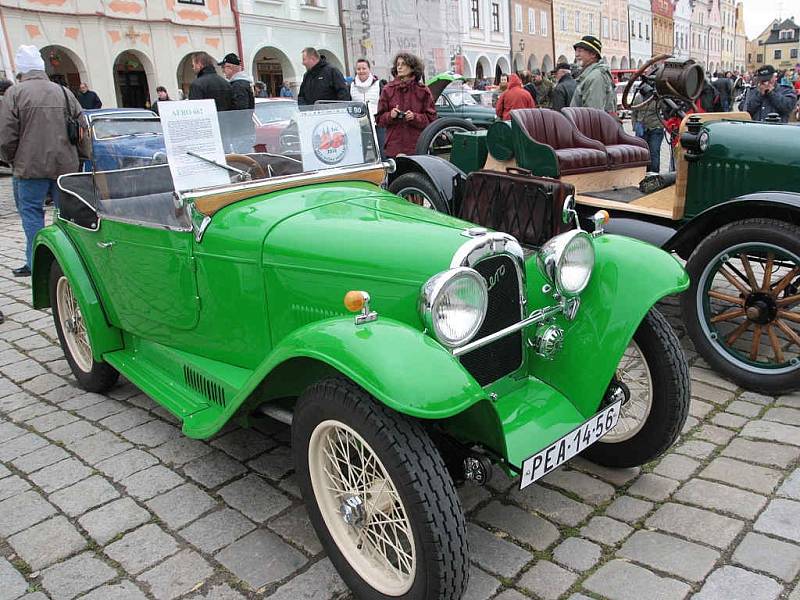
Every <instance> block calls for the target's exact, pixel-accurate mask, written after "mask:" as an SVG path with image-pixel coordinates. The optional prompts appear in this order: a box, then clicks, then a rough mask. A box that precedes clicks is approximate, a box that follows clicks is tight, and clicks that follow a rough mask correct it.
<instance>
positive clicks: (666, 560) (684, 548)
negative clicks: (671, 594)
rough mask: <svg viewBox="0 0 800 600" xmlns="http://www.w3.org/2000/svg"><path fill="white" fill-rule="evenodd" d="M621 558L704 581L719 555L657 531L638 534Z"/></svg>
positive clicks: (622, 552) (625, 548)
mask: <svg viewBox="0 0 800 600" xmlns="http://www.w3.org/2000/svg"><path fill="white" fill-rule="evenodd" d="M617 554H618V555H619V556H621V557H623V558H627V559H629V560H634V561H636V562H638V563H642V564H645V565H648V566H650V567H653V568H655V569H658V570H659V571H664V572H666V573H670V574H671V575H677V576H678V577H680V578H682V579H687V580H689V581H695V582H700V581H703V579H704V578H705V576H706V575H708V573H710V572H711V569H713V568H714V564H715V563H716V562H717V559H718V558H719V557H720V554H719V552H717V551H716V550H712V549H710V548H706V547H705V546H701V545H699V544H695V543H694V542H687V541H684V540H680V539H678V538H676V537H672V536H670V535H664V534H663V533H658V532H655V531H637V532H636V533H634V534H633V535H632V536H631V537H629V538H628V540H627V541H626V542H625V543H624V544H623V545H622V548H620V549H619V551H618V552H617Z"/></svg>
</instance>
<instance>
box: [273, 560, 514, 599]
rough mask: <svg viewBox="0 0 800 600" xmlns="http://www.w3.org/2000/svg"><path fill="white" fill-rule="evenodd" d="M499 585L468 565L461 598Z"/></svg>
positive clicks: (484, 596) (478, 596) (484, 593)
mask: <svg viewBox="0 0 800 600" xmlns="http://www.w3.org/2000/svg"><path fill="white" fill-rule="evenodd" d="M326 560H327V559H326ZM499 587H500V582H499V581H498V580H497V579H496V578H494V577H492V576H491V575H489V574H488V573H487V572H486V571H483V570H481V569H479V568H478V567H476V566H475V565H470V568H469V581H468V582H467V589H466V590H465V591H464V596H463V597H462V600H486V599H487V598H491V597H492V596H493V595H494V594H495V592H497V590H498V588H499ZM270 600H271V598H270Z"/></svg>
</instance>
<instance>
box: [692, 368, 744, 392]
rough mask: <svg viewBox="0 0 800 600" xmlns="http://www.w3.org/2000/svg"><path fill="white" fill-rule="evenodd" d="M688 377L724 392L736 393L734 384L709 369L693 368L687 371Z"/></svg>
mask: <svg viewBox="0 0 800 600" xmlns="http://www.w3.org/2000/svg"><path fill="white" fill-rule="evenodd" d="M689 375H690V376H691V378H692V380H696V381H699V382H702V383H706V384H708V385H711V386H714V387H717V388H722V389H724V390H728V391H736V384H735V383H733V382H730V381H728V380H727V379H725V378H723V377H721V376H720V375H718V374H717V373H716V372H715V371H712V370H710V369H704V368H700V367H697V366H694V367H691V368H690V369H689Z"/></svg>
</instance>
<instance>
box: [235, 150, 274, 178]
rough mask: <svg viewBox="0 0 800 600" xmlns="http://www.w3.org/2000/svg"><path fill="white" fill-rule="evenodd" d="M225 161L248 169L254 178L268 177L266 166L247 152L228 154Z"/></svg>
mask: <svg viewBox="0 0 800 600" xmlns="http://www.w3.org/2000/svg"><path fill="white" fill-rule="evenodd" d="M225 162H226V163H228V165H229V166H231V167H234V168H236V169H241V170H242V171H247V172H248V173H249V174H250V177H251V178H252V179H266V178H267V173H266V172H265V171H264V168H263V167H262V166H261V165H260V164H258V161H256V160H255V159H254V158H251V157H250V156H247V155H246V154H226V155H225Z"/></svg>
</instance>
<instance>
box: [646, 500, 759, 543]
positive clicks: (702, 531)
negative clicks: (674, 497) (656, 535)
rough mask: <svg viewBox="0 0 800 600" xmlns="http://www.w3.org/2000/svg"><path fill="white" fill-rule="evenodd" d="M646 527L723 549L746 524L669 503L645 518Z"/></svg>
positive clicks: (698, 509)
mask: <svg viewBox="0 0 800 600" xmlns="http://www.w3.org/2000/svg"><path fill="white" fill-rule="evenodd" d="M644 524H645V526H646V527H649V528H652V529H660V530H661V531H666V532H668V533H675V534H677V535H680V536H682V537H685V538H688V539H690V540H693V541H696V542H703V543H704V544H708V545H709V546H714V547H716V548H720V549H722V550H724V549H725V548H727V547H728V546H729V545H730V544H731V543H732V542H733V540H735V539H736V537H737V536H738V535H739V533H740V532H741V531H742V529H744V525H745V524H744V523H743V522H742V521H739V520H737V519H731V518H730V517H725V516H723V515H718V514H715V513H713V512H710V511H707V510H703V509H700V508H694V507H692V506H686V505H684V504H673V503H667V504H664V505H663V506H661V507H659V509H658V510H657V511H656V512H655V513H653V515H652V516H650V517H649V518H648V519H647V520H646V521H645V523H644Z"/></svg>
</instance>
